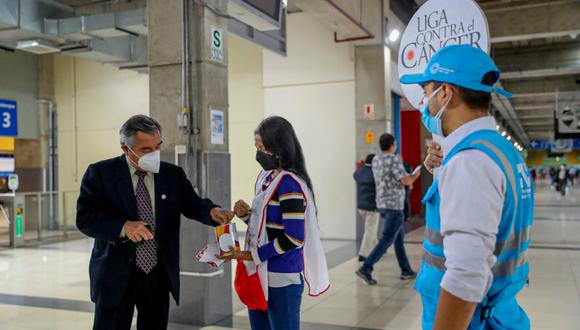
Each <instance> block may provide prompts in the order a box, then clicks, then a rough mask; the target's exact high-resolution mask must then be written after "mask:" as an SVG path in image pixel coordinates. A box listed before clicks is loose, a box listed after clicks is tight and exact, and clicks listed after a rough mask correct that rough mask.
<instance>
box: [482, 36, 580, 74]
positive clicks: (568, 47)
mask: <svg viewBox="0 0 580 330" xmlns="http://www.w3.org/2000/svg"><path fill="white" fill-rule="evenodd" d="M493 59H494V62H495V64H496V65H497V66H498V68H499V69H500V71H501V72H502V74H501V78H502V79H521V78H532V77H536V78H539V77H549V76H561V75H574V74H580V42H575V43H567V44H562V45H550V46H540V47H527V48H516V49H513V48H509V49H494V52H493Z"/></svg>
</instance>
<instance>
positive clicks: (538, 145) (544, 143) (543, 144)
mask: <svg viewBox="0 0 580 330" xmlns="http://www.w3.org/2000/svg"><path fill="white" fill-rule="evenodd" d="M571 140H574V145H573V146H572V149H580V139H571ZM554 146H556V147H558V143H556V141H554V140H533V141H532V142H530V150H551V149H552V148H553V147H554Z"/></svg>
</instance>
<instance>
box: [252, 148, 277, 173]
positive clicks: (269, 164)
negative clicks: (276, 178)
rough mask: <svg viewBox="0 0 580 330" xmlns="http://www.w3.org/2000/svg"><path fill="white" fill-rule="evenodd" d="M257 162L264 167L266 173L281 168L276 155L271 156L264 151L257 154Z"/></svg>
mask: <svg viewBox="0 0 580 330" xmlns="http://www.w3.org/2000/svg"><path fill="white" fill-rule="evenodd" d="M256 161H257V162H258V163H259V164H260V166H262V168H263V169H264V171H271V170H275V169H277V168H278V167H280V160H279V159H278V157H276V156H274V155H269V154H267V153H265V152H263V151H259V150H258V151H257V152H256Z"/></svg>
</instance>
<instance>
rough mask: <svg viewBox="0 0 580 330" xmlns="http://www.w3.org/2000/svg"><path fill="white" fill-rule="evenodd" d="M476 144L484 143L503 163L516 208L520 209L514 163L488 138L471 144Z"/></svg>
mask: <svg viewBox="0 0 580 330" xmlns="http://www.w3.org/2000/svg"><path fill="white" fill-rule="evenodd" d="M476 144H481V145H484V146H485V147H487V148H488V149H489V150H490V151H491V152H493V153H494V154H495V156H496V157H497V158H498V159H499V161H500V163H501V165H502V166H503V169H504V171H505V174H506V175H507V179H508V181H509V183H510V188H511V190H512V196H513V198H514V210H517V209H518V192H517V186H516V171H515V170H514V168H513V166H512V164H511V163H510V161H509V160H508V159H507V157H506V156H505V155H504V153H503V152H502V151H501V150H499V149H498V148H497V147H496V146H495V145H493V144H492V143H491V142H489V141H486V140H475V141H473V142H471V145H476Z"/></svg>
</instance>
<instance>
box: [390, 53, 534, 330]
mask: <svg viewBox="0 0 580 330" xmlns="http://www.w3.org/2000/svg"><path fill="white" fill-rule="evenodd" d="M499 77H500V72H499V70H498V69H497V67H496V66H495V64H494V62H493V60H492V59H491V58H490V57H489V56H488V55H487V54H486V53H485V52H483V51H481V50H480V49H477V48H474V47H471V46H467V45H453V46H448V47H445V48H442V49H440V50H439V51H438V52H437V53H436V54H434V55H433V57H432V58H431V60H430V61H429V63H428V65H427V67H426V69H425V72H423V73H419V74H411V75H404V76H402V77H401V83H403V84H419V85H421V87H422V88H423V90H424V93H425V95H424V99H423V101H422V104H421V112H422V114H421V115H422V121H423V124H424V125H425V127H426V128H427V129H428V130H429V131H430V132H431V133H433V134H434V135H436V136H439V139H436V140H439V141H441V143H440V144H437V143H433V144H432V145H430V148H429V156H428V157H427V159H426V160H425V166H426V167H427V168H428V169H429V170H430V171H433V169H434V168H436V167H440V168H439V169H438V170H437V172H436V175H435V178H434V182H433V185H432V186H431V187H430V189H429V190H428V191H427V193H426V194H425V196H424V199H423V203H424V204H425V205H426V208H427V212H426V217H427V225H426V229H425V240H424V243H423V260H422V267H421V271H420V273H419V276H418V278H417V282H416V284H415V289H416V290H417V291H418V292H419V293H420V294H421V298H422V302H423V316H422V324H423V329H445V330H454V329H518V330H521V329H529V328H530V321H529V319H528V317H527V315H526V313H525V312H524V310H523V309H522V308H521V307H520V306H519V305H518V303H517V301H516V294H517V293H518V292H519V291H520V290H521V289H522V288H523V287H524V285H525V284H526V281H527V278H528V274H529V263H528V253H527V250H528V247H529V245H530V229H531V226H532V219H533V205H534V191H533V185H532V179H531V176H530V173H529V170H528V168H527V167H526V164H525V162H524V160H523V159H522V157H521V155H520V154H519V152H518V151H517V150H516V149H515V148H514V146H513V145H512V143H511V142H509V141H508V140H507V139H506V138H504V137H502V136H501V135H500V134H498V132H497V130H496V127H497V126H496V125H497V124H496V122H495V119H494V118H493V117H491V116H490V114H489V108H490V104H491V99H492V94H499V95H501V96H503V97H510V96H511V95H510V94H509V93H508V92H506V91H504V90H502V89H501V88H499V87H498V86H497V83H498V81H499Z"/></svg>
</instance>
